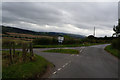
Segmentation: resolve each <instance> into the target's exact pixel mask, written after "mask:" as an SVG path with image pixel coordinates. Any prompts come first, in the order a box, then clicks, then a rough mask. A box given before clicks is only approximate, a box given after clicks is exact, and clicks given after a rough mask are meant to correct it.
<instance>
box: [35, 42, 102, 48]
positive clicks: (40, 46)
mask: <svg viewBox="0 0 120 80" xmlns="http://www.w3.org/2000/svg"><path fill="white" fill-rule="evenodd" d="M99 44H102V43H87V44H72V45H33V47H34V48H58V47H81V46H92V45H99Z"/></svg>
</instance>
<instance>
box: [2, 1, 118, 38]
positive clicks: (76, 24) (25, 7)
mask: <svg viewBox="0 0 120 80" xmlns="http://www.w3.org/2000/svg"><path fill="white" fill-rule="evenodd" d="M117 9H118V5H117V2H99V3H97V2H59V3H55V2H51V3H49V2H4V3H3V4H2V23H3V25H9V26H15V27H19V28H23V29H29V30H34V31H44V32H46V31H47V32H65V33H73V34H80V35H90V34H92V33H93V27H94V26H95V27H96V29H97V32H96V36H105V35H107V36H111V35H112V34H113V31H112V28H113V25H115V24H117V20H118V15H117V14H118V10H117ZM106 31H107V33H106ZM108 32H109V33H108Z"/></svg>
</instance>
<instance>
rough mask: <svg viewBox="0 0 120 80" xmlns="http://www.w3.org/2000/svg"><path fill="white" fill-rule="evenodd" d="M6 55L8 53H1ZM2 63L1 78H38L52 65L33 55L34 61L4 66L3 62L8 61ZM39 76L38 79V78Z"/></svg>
mask: <svg viewBox="0 0 120 80" xmlns="http://www.w3.org/2000/svg"><path fill="white" fill-rule="evenodd" d="M2 53H3V54H4V53H6V54H7V53H8V51H3V52H2ZM3 61H4V63H2V64H3V65H2V66H3V67H2V78H3V79H6V78H39V77H40V76H41V75H43V74H44V73H45V72H46V69H47V67H48V66H51V67H52V64H51V63H50V62H48V61H47V60H46V59H44V58H43V57H41V56H38V55H35V59H34V61H27V62H19V63H14V64H11V65H8V66H6V63H5V62H9V59H7V60H6V59H4V58H3ZM38 75H39V77H38Z"/></svg>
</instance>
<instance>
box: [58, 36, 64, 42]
mask: <svg viewBox="0 0 120 80" xmlns="http://www.w3.org/2000/svg"><path fill="white" fill-rule="evenodd" d="M63 41H64V37H62V36H59V37H58V42H59V44H62V43H63Z"/></svg>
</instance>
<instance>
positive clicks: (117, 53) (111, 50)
mask: <svg viewBox="0 0 120 80" xmlns="http://www.w3.org/2000/svg"><path fill="white" fill-rule="evenodd" d="M105 50H106V51H107V52H109V53H111V54H112V55H114V56H116V57H118V58H119V59H120V51H119V50H117V49H114V48H112V46H111V45H108V46H106V47H105Z"/></svg>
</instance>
